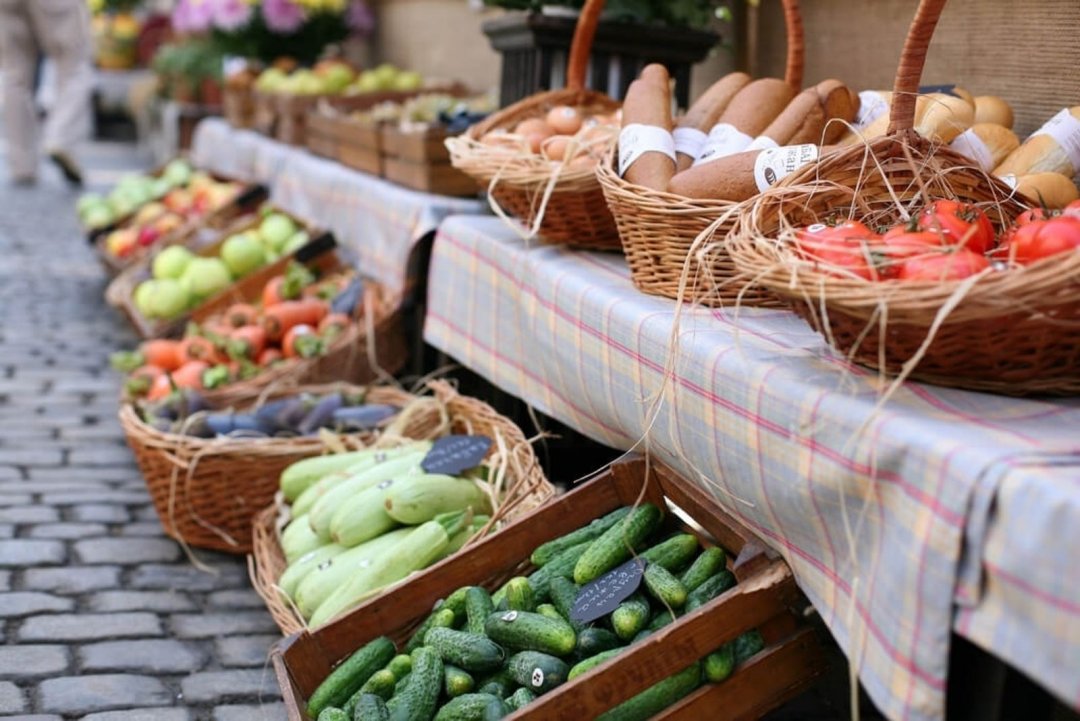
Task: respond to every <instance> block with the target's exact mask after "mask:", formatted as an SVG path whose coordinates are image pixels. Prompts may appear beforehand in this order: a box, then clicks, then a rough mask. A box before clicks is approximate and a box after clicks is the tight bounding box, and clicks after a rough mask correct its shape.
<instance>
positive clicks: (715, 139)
mask: <svg viewBox="0 0 1080 721" xmlns="http://www.w3.org/2000/svg"><path fill="white" fill-rule="evenodd" d="M795 93H796V91H795V90H794V89H793V88H792V87H791V86H790V85H788V84H787V83H785V82H784V81H783V80H777V79H776V78H761V79H759V80H755V81H753V82H752V83H749V84H748V85H747V86H746V87H744V88H743V89H742V90H740V91H739V92H738V93H736V95H735V97H734V98H732V100H731V103H730V104H729V105H728V107H727V110H725V111H724V113H723V115H721V116H720V121H719V122H718V123H717V124H716V125H715V126H713V128H712V129H711V130H710V131H709V133H710V136H711V137H710V141H709V143H707V144H706V146H705V149H704V150H703V151H702V154H701V157H699V158H698V159H697V163H704V162H710V161H713V160H716V159H717V158H722V157H724V156H725V155H731V154H734V153H737V152H739V151H741V150H743V149H745V148H746V146H748V145H749V144H750V143H751V142H752V141H753V139H754V138H755V137H757V136H758V135H760V134H761V133H762V131H764V130H765V128H767V127H769V124H770V123H771V122H772V121H773V120H775V119H776V117H777V116H778V115H780V113H781V112H783V110H784V108H785V107H787V104H788V103H790V102H791V100H792V99H793V98H794V97H795Z"/></svg>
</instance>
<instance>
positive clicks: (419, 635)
mask: <svg viewBox="0 0 1080 721" xmlns="http://www.w3.org/2000/svg"><path fill="white" fill-rule="evenodd" d="M444 605H446V601H442V600H440V601H438V602H436V604H435V608H434V609H433V610H432V612H431V613H430V614H429V615H428V617H427V618H425V619H424V621H423V623H421V624H420V626H419V627H417V629H416V630H415V631H413V635H412V636H409V640H408V642H407V643H406V644H405V648H404V651H405V653H412V652H413V651H415V650H416V649H418V648H420V647H421V646H423V645H424V634H426V633H427V632H428V629H429V628H431V627H432V626H435V625H436V619H442V622H441V623H439V624H437V625H440V626H446V627H452V626H453V625H454V620H455V616H454V612H453V611H451V610H450V609H448V608H443V606H444ZM440 611H447V612H449V616H450V622H449V623H446V622H445V620H446V617H447V614H445V613H443V614H440V613H439V612H440Z"/></svg>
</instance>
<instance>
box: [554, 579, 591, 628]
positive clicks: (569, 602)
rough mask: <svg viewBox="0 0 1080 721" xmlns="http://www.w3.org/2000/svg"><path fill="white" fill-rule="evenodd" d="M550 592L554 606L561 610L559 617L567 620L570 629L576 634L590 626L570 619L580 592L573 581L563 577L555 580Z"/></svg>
mask: <svg viewBox="0 0 1080 721" xmlns="http://www.w3.org/2000/svg"><path fill="white" fill-rule="evenodd" d="M548 590H549V592H550V594H551V603H552V605H554V606H555V608H557V609H558V610H559V615H560V616H562V617H563V618H565V619H566V622H567V623H569V624H570V627H571V628H573V629H574V631H575V632H577V631H581V629H583V628H585V626H586V625H588V624H584V623H579V622H578V621H574V620H572V619H571V618H570V609H572V608H573V607H574V600H575V599H576V598H577V595H578V590H579V589H578V587H577V585H576V584H575V583H574V582H573V581H571V580H569V579H567V578H562V577H561V576H560V577H556V578H553V579H551V585H550V586H549V587H548Z"/></svg>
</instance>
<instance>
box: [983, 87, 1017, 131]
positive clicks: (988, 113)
mask: <svg viewBox="0 0 1080 721" xmlns="http://www.w3.org/2000/svg"><path fill="white" fill-rule="evenodd" d="M979 123H997V124H998V125H1003V126H1004V127H1006V128H1008V129H1009V130H1012V127H1013V109H1012V106H1011V105H1009V104H1008V103H1007V102H1005V101H1004V100H1002V99H1001V98H999V97H998V96H996V95H980V96H978V97H977V98H975V124H976V125H978V124H979Z"/></svg>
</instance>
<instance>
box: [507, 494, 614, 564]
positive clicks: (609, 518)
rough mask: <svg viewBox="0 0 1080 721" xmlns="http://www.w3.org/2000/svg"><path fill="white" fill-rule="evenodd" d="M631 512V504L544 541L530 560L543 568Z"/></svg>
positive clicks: (590, 539)
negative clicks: (567, 550) (563, 534)
mask: <svg viewBox="0 0 1080 721" xmlns="http://www.w3.org/2000/svg"><path fill="white" fill-rule="evenodd" d="M629 513H630V507H629V506H626V507H624V508H619V509H616V510H614V511H612V512H611V513H609V514H607V515H606V516H602V517H600V518H597V519H595V520H594V521H591V522H590V523H589V524H588V525H585V526H582V527H581V528H579V529H577V530H576V531H571V532H570V533H567V534H566V535H565V536H559V537H558V538H556V539H553V540H551V541H548V542H547V543H543V544H541V545H539V546H537V548H536V550H535V551H533V552H532V556H530V557H529V560H531V561H532V563H533V565H534V566H537V567H540V568H542V567H543V566H545V565H547V564H548V563H550V562H551V561H552V560H554V559H555V557H556V556H558V555H559V554H561V553H562V552H563V551H565V550H566V549H568V548H571V547H573V546H577V545H580V544H582V543H587V542H589V541H592V540H595V539H597V538H599V537H600V536H601V535H603V533H604V531H606V530H607V529H609V528H611V527H612V526H614V525H615V524H616V523H618V522H619V521H621V520H622V519H624V518H626V516H627V515H628V514H629Z"/></svg>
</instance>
